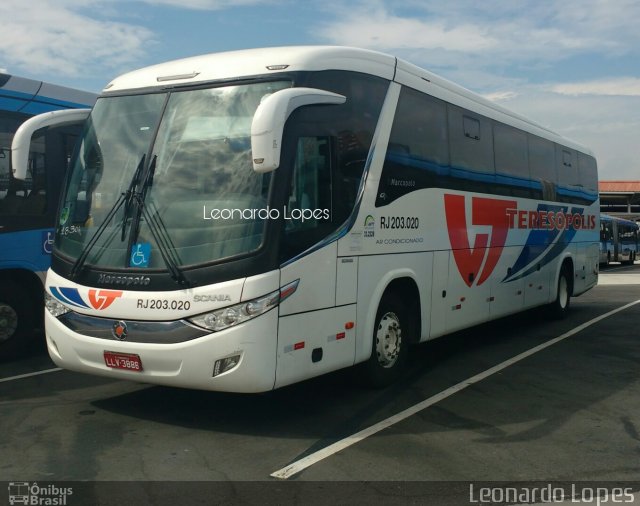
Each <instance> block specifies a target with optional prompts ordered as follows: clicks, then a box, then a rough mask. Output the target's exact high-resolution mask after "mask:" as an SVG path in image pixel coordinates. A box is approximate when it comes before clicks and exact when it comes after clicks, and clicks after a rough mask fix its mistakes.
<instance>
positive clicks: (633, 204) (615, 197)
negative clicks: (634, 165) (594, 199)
mask: <svg viewBox="0 0 640 506" xmlns="http://www.w3.org/2000/svg"><path fill="white" fill-rule="evenodd" d="M598 190H599V192H600V211H601V212H603V213H607V214H610V215H612V216H620V217H621V218H627V219H630V220H636V221H638V220H640V181H600V182H599V183H598Z"/></svg>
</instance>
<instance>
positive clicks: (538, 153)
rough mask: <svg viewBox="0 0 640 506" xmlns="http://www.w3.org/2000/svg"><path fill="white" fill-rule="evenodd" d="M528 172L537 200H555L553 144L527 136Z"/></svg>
mask: <svg viewBox="0 0 640 506" xmlns="http://www.w3.org/2000/svg"><path fill="white" fill-rule="evenodd" d="M527 137H528V147H529V150H528V151H529V170H530V171H531V179H532V181H533V183H534V184H535V185H536V189H537V190H538V195H536V196H537V197H538V198H542V199H543V200H555V199H556V183H557V180H558V177H557V175H556V155H555V148H554V144H553V142H551V141H548V140H547V139H543V138H541V137H538V136H536V135H528V136H527Z"/></svg>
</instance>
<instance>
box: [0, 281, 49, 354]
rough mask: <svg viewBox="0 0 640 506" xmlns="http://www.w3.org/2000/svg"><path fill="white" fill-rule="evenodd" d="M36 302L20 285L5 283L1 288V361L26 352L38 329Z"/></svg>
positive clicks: (10, 282)
mask: <svg viewBox="0 0 640 506" xmlns="http://www.w3.org/2000/svg"><path fill="white" fill-rule="evenodd" d="M39 321H40V319H39V318H37V313H36V308H35V301H34V300H33V299H32V298H31V297H29V293H28V292H27V291H26V290H25V289H24V288H22V287H21V286H20V285H18V284H16V283H14V282H12V281H3V282H2V286H0V359H4V358H8V357H13V356H15V355H18V354H20V353H22V352H24V351H26V350H27V349H28V347H29V345H30V344H31V343H32V342H33V340H34V338H35V336H36V331H37V329H38V322H39Z"/></svg>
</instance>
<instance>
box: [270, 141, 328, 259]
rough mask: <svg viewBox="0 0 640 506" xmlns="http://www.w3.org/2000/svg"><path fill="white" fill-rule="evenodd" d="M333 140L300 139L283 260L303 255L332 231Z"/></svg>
mask: <svg viewBox="0 0 640 506" xmlns="http://www.w3.org/2000/svg"><path fill="white" fill-rule="evenodd" d="M332 151H333V150H332V146H331V138H330V137H300V138H298V143H297V146H296V157H295V162H294V166H293V174H292V176H291V186H290V190H289V196H288V198H287V203H286V209H285V210H284V213H283V215H284V216H283V217H284V235H283V243H282V256H283V259H288V258H292V257H294V256H296V255H297V254H299V253H302V252H303V251H304V250H306V249H307V248H309V247H311V246H313V245H314V244H316V243H317V242H318V241H320V240H322V239H323V238H324V237H325V236H326V235H327V234H328V233H329V232H330V231H331V229H332V215H331V213H332V211H333V206H332V190H333V177H332V176H333V175H332V173H331V166H332V163H331V158H332V155H333V153H332Z"/></svg>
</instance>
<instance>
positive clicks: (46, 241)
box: [42, 231, 53, 255]
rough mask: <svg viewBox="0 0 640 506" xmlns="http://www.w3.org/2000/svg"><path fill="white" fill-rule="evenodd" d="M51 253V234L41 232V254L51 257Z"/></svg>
mask: <svg viewBox="0 0 640 506" xmlns="http://www.w3.org/2000/svg"><path fill="white" fill-rule="evenodd" d="M51 251H53V232H47V231H44V232H42V253H44V254H45V255H51Z"/></svg>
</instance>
